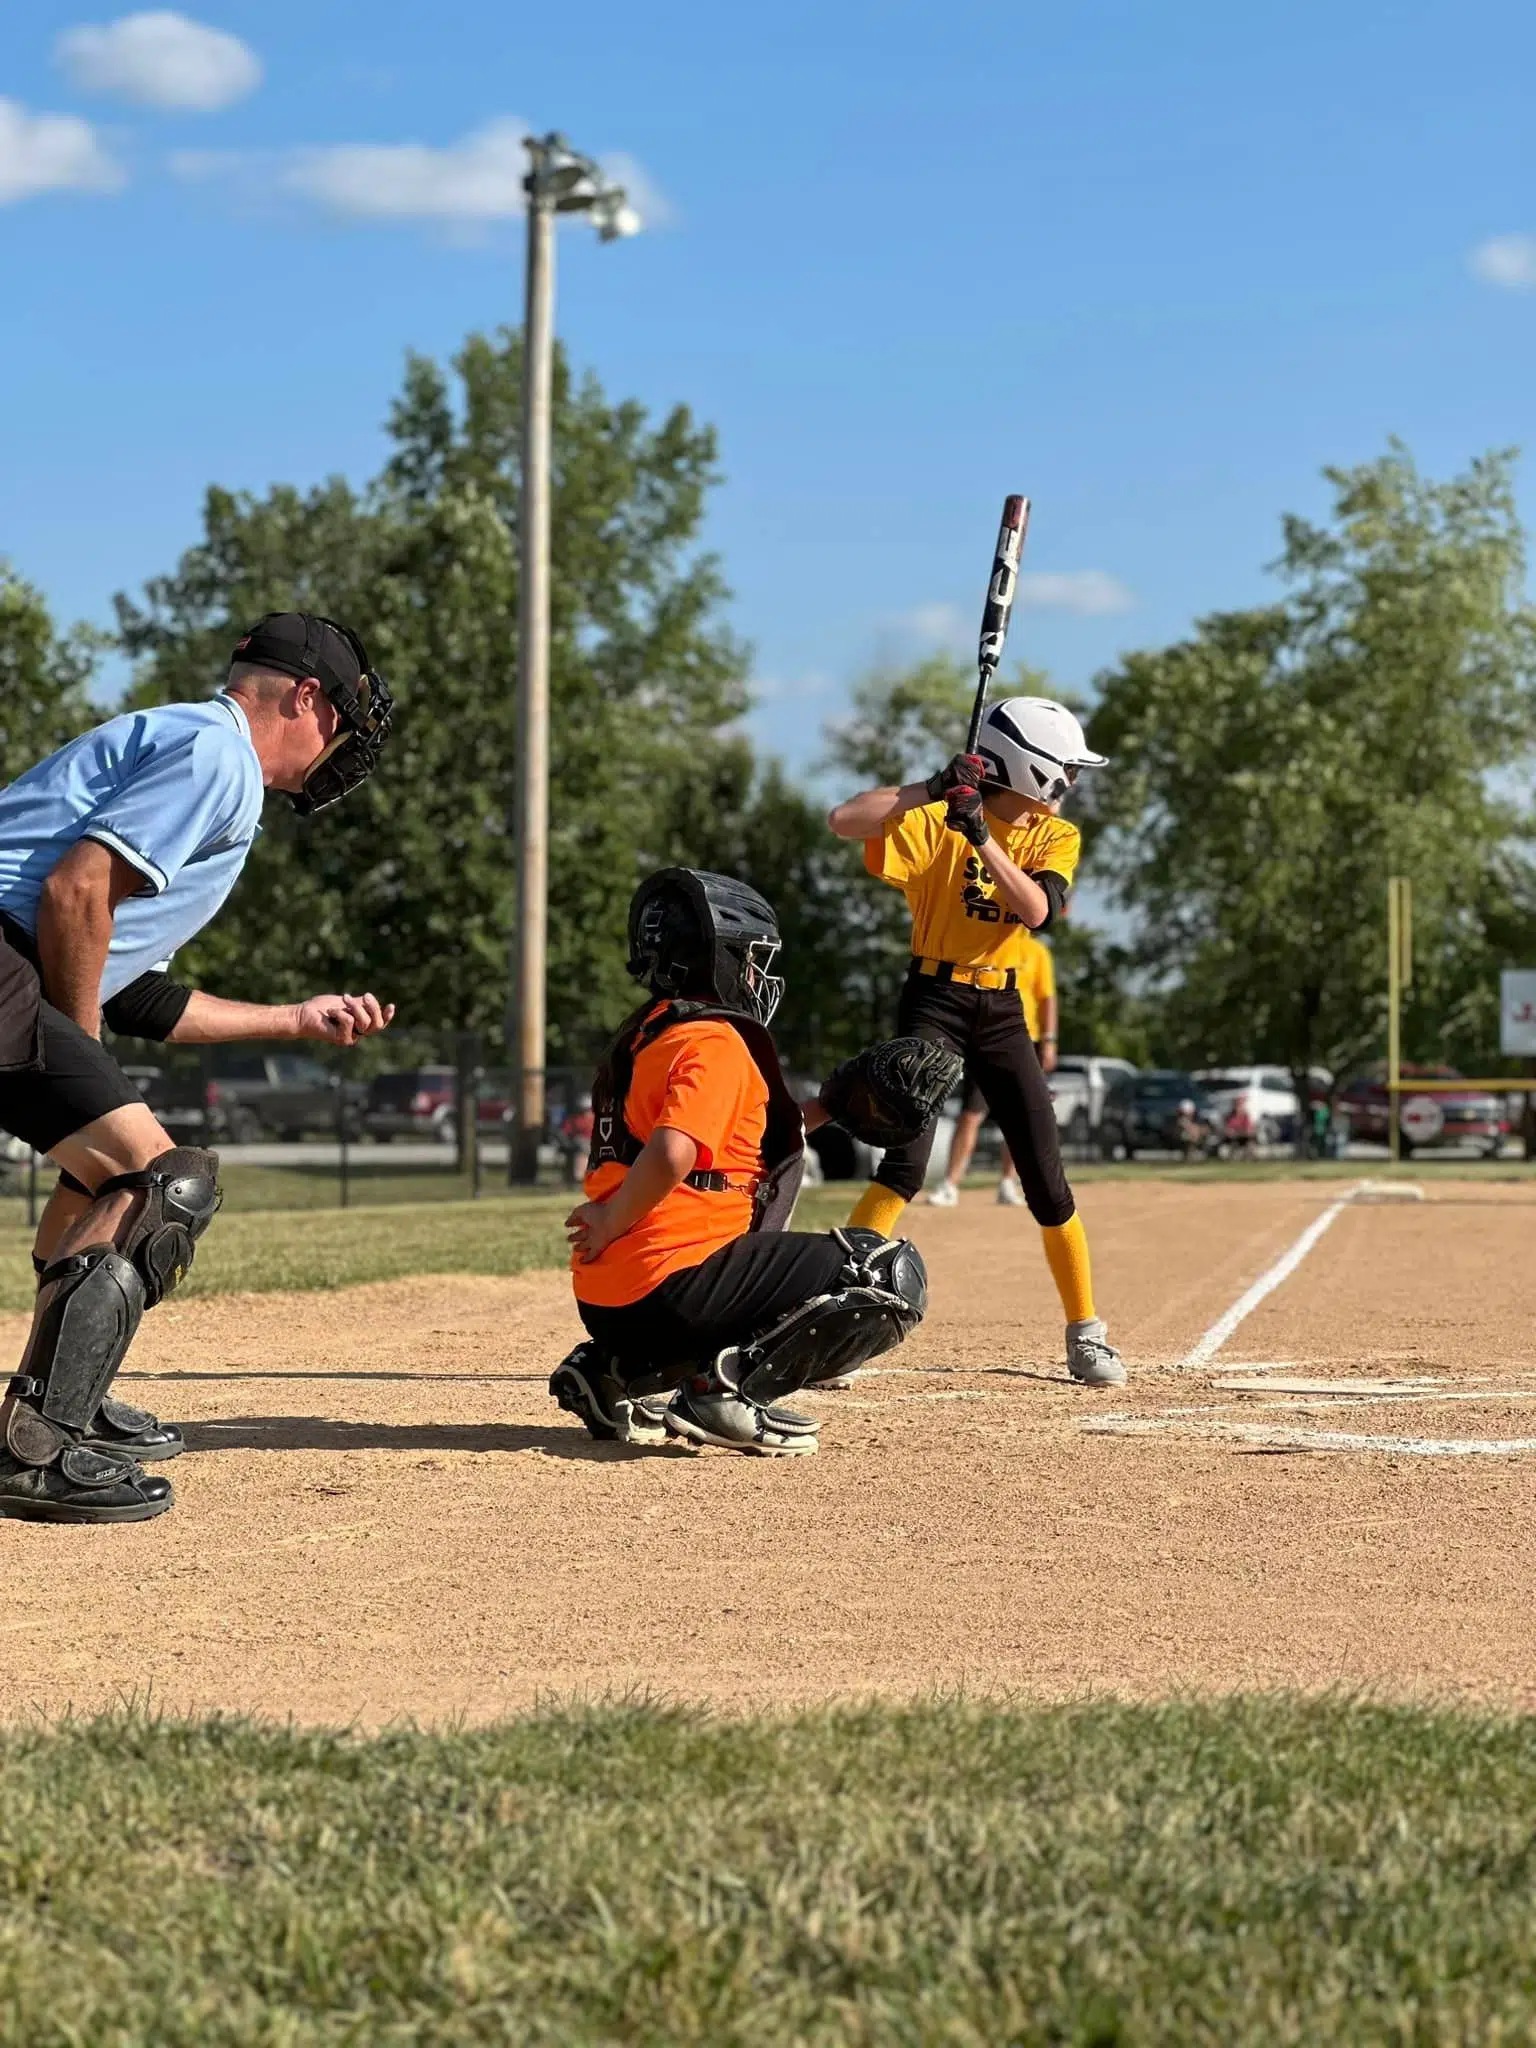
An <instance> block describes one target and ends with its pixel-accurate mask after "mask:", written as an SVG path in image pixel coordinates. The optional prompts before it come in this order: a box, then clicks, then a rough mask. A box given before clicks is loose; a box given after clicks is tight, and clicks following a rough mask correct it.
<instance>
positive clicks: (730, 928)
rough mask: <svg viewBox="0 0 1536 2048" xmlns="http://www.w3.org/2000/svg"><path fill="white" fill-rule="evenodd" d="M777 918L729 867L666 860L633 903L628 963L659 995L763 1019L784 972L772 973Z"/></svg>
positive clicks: (775, 1001) (777, 995)
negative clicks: (711, 868) (714, 870)
mask: <svg viewBox="0 0 1536 2048" xmlns="http://www.w3.org/2000/svg"><path fill="white" fill-rule="evenodd" d="M779 945H780V940H779V921H778V919H777V918H776V917H775V916H774V914H773V909H772V906H771V905H770V904H768V903H766V902H765V901H764V899H763V898H762V897H761V896H759V895H758V893H757V891H756V890H755V889H749V888H748V887H747V885H746V883H745V882H738V881H736V880H735V878H734V877H733V876H731V875H712V874H707V873H705V872H703V871H702V870H701V869H698V868H662V869H661V870H660V872H659V873H657V874H654V875H652V876H650V878H649V879H648V880H646V881H644V882H642V883H641V884H640V886H639V888H638V889H637V890H636V891H635V893H634V896H633V898H632V899H631V901H630V906H629V963H628V965H629V971H630V973H631V974H632V975H633V976H634V978H635V980H636V981H643V982H644V983H645V984H646V986H647V988H649V989H651V990H653V991H654V992H655V993H656V994H657V995H659V996H692V997H694V998H697V999H702V1000H705V1001H708V1002H714V1003H719V1004H721V1005H722V1006H723V1007H724V1008H725V1009H728V1010H742V1011H744V1012H745V1013H746V1014H747V1015H748V1016H749V1017H755V1018H756V1019H757V1021H758V1023H759V1024H766V1023H767V1022H768V1021H769V1019H770V1018H771V1017H772V1016H773V1013H774V1011H775V1010H776V1009H777V1008H778V1007H779V998H780V997H781V996H782V995H783V993H784V983H783V980H782V979H781V978H780V977H779V976H778V975H776V974H770V973H769V971H768V970H769V969H770V968H771V967H772V965H773V962H774V957H775V955H776V954H777V953H778V950H779Z"/></svg>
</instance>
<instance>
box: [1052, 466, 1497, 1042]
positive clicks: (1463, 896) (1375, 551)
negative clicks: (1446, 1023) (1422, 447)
mask: <svg viewBox="0 0 1536 2048" xmlns="http://www.w3.org/2000/svg"><path fill="white" fill-rule="evenodd" d="M1511 461H1512V458H1511V457H1510V456H1509V455H1507V454H1501V455H1490V456H1487V457H1485V458H1483V459H1482V460H1480V461H1478V462H1475V463H1474V464H1473V465H1472V467H1471V468H1470V469H1469V470H1468V471H1467V473H1466V474H1464V475H1462V476H1459V477H1455V478H1453V479H1451V480H1450V481H1448V482H1444V483H1437V482H1434V481H1432V480H1430V479H1427V478H1425V477H1422V476H1421V475H1420V474H1419V472H1418V470H1417V469H1416V468H1415V466H1414V464H1413V462H1412V460H1411V459H1410V457H1409V455H1408V453H1407V451H1406V450H1405V449H1403V448H1402V447H1401V446H1399V445H1397V444H1396V443H1394V444H1393V445H1392V447H1391V448H1390V449H1389V451H1388V452H1387V454H1386V455H1384V456H1383V457H1382V458H1381V459H1379V460H1378V461H1375V462H1371V463H1367V464H1364V465H1362V466H1361V467H1359V468H1356V469H1351V470H1329V471H1328V472H1327V473H1326V474H1327V476H1328V479H1329V481H1330V483H1331V484H1332V486H1333V490H1334V510H1333V518H1332V520H1331V522H1330V523H1329V524H1327V525H1314V524H1311V523H1309V522H1308V521H1305V520H1301V519H1296V518H1290V519H1287V520H1286V521H1285V527H1284V533H1285V547H1284V553H1283V555H1282V557H1281V560H1280V562H1279V564H1278V565H1277V566H1278V567H1279V569H1280V571H1281V573H1282V575H1283V576H1284V578H1285V580H1286V582H1287V583H1288V584H1289V586H1290V588H1289V590H1288V591H1287V592H1286V594H1285V595H1284V596H1283V597H1282V598H1281V599H1280V600H1279V601H1277V602H1276V603H1274V604H1272V605H1268V606H1263V607H1259V608H1256V609H1254V610H1251V611H1246V612H1229V613H1218V614H1216V615H1214V616H1213V617H1210V618H1207V619H1203V620H1202V621H1200V623H1199V625H1198V627H1197V629H1196V631H1195V633H1194V634H1193V636H1192V637H1191V638H1189V639H1188V640H1185V641H1182V642H1180V643H1178V644H1177V645H1175V646H1172V647H1167V648H1163V649H1161V650H1158V651H1156V652H1149V653H1140V654H1134V655H1132V656H1130V657H1129V658H1128V659H1127V660H1126V661H1125V662H1124V663H1123V664H1122V665H1121V667H1120V668H1119V669H1118V670H1117V671H1116V672H1114V673H1112V674H1110V675H1108V676H1106V677H1105V678H1103V679H1102V694H1101V699H1100V704H1099V708H1098V710H1097V712H1096V713H1095V715H1094V718H1093V723H1092V735H1093V740H1094V744H1095V745H1097V746H1098V747H1100V748H1101V749H1102V750H1103V751H1104V752H1105V753H1107V754H1108V755H1109V756H1110V759H1111V764H1112V765H1111V767H1110V768H1109V769H1108V770H1106V771H1105V773H1104V775H1103V776H1102V777H1100V778H1098V779H1097V780H1096V786H1095V795H1094V797H1093V799H1092V801H1093V803H1094V806H1095V810H1096V814H1097V818H1098V820H1099V822H1100V823H1101V824H1102V825H1103V826H1104V827H1106V828H1107V830H1106V835H1105V838H1104V840H1103V842H1102V843H1101V845H1100V848H1099V856H1100V858H1101V859H1102V860H1103V861H1104V862H1105V864H1106V865H1107V866H1108V867H1109V868H1110V869H1111V871H1112V873H1113V875H1114V877H1115V882H1116V886H1117V888H1118V891H1119V894H1120V896H1121V898H1122V899H1123V901H1124V902H1125V904H1126V905H1127V906H1128V907H1129V908H1130V909H1131V910H1132V911H1133V912H1134V913H1135V914H1136V916H1137V918H1138V920H1139V927H1140V928H1139V935H1138V941H1137V947H1136V953H1137V958H1138V964H1139V966H1140V968H1141V970H1142V971H1143V972H1144V973H1145V974H1147V975H1148V976H1150V977H1152V978H1153V980H1154V981H1155V983H1156V984H1157V985H1158V986H1159V987H1160V988H1161V989H1162V991H1163V994H1164V1016H1163V1020H1162V1021H1163V1030H1164V1033H1165V1037H1166V1041H1167V1042H1168V1044H1170V1045H1171V1046H1173V1047H1176V1048H1177V1049H1178V1050H1179V1052H1180V1053H1181V1055H1182V1057H1184V1058H1186V1059H1188V1060H1189V1061H1191V1062H1192V1063H1196V1062H1203V1061H1207V1060H1209V1061H1211V1062H1213V1063H1214V1062H1218V1061H1227V1060H1232V1059H1237V1058H1247V1059H1255V1058H1256V1059H1265V1060H1274V1061H1277V1062H1280V1063H1283V1064H1288V1065H1290V1066H1291V1067H1292V1069H1293V1070H1296V1071H1300V1070H1301V1069H1303V1068H1305V1067H1306V1066H1307V1065H1308V1064H1310V1063H1311V1062H1313V1061H1320V1062H1323V1063H1325V1064H1327V1065H1329V1066H1331V1067H1332V1068H1334V1069H1335V1070H1336V1071H1339V1072H1344V1071H1347V1070H1349V1069H1351V1068H1354V1067H1357V1066H1359V1065H1360V1064H1361V1063H1363V1062H1364V1061H1366V1060H1368V1059H1369V1058H1370V1057H1371V1056H1372V1055H1373V1054H1375V1053H1376V1052H1377V1051H1378V1050H1379V1048H1380V1046H1381V1043H1382V1036H1383V1013H1384V1002H1385V988H1384V984H1385V939H1384V929H1383V927H1384V917H1385V901H1386V883H1387V878H1388V876H1389V875H1391V874H1394V873H1399V874H1406V875H1408V876H1409V877H1411V879H1412V881H1413V883H1414V888H1415V892H1416V897H1417V904H1418V928H1419V933H1420V938H1421V947H1420V955H1419V960H1420V1004H1419V1008H1418V1010H1417V1011H1416V1012H1415V1017H1414V1039H1413V1041H1412V1045H1413V1050H1414V1051H1415V1052H1417V1053H1418V1054H1419V1055H1420V1056H1426V1055H1430V1054H1434V1053H1437V1052H1441V1051H1443V1049H1444V1039H1443V1037H1442V1036H1441V1032H1440V1029H1439V1027H1437V1026H1436V1024H1435V1023H1434V1021H1433V1020H1434V1018H1435V1016H1436V1015H1437V1014H1438V1016H1439V1017H1440V1018H1441V1019H1442V1020H1449V1019H1451V1018H1453V1016H1454V1015H1455V1014H1457V1012H1456V1007H1455V1004H1454V1002H1453V1000H1452V994H1451V990H1452V985H1453V984H1454V983H1455V982H1456V981H1457V980H1458V978H1459V976H1460V975H1461V973H1463V972H1464V970H1465V966H1466V963H1467V962H1468V961H1469V960H1470V959H1473V958H1474V957H1478V956H1486V954H1487V952H1488V949H1489V948H1490V947H1491V946H1492V944H1493V941H1494V932H1495V917H1494V911H1495V903H1494V897H1495V896H1496V895H1497V893H1498V892H1497V890H1493V889H1491V888H1490V877H1491V876H1493V875H1494V874H1495V873H1496V872H1497V870H1498V868H1499V864H1500V863H1505V864H1506V867H1507V872H1508V873H1509V874H1510V875H1511V876H1513V874H1514V872H1515V868H1514V867H1509V866H1508V863H1510V862H1511V861H1512V860H1513V861H1515V863H1516V866H1517V865H1518V861H1517V859H1516V856H1517V853H1518V840H1519V835H1520V831H1521V825H1520V821H1519V819H1518V818H1517V816H1516V814H1515V812H1514V810H1513V808H1512V806H1511V805H1510V804H1509V803H1508V802H1507V801H1506V800H1505V799H1504V798H1502V797H1501V795H1500V793H1499V790H1498V787H1497V785H1496V783H1495V782H1494V781H1493V780H1491V779H1490V770H1491V769H1493V768H1495V767H1510V766H1513V765H1515V764H1517V763H1519V762H1520V761H1521V760H1523V759H1525V758H1526V757H1527V756H1528V755H1529V753H1530V751H1531V749H1532V746H1533V742H1536V629H1533V617H1532V614H1531V612H1530V610H1529V609H1528V608H1527V607H1526V606H1525V604H1524V603H1523V600H1522V596H1521V592H1522V584H1523V570H1524V554H1523V534H1522V531H1521V527H1520V523H1519V520H1518V517H1517V515H1516V511H1515V504H1514V493H1513V485H1512V479H1511ZM1518 895H1519V891H1518V889H1516V888H1514V887H1513V883H1511V887H1510V888H1508V889H1506V890H1505V892H1504V897H1505V902H1506V909H1507V908H1508V906H1509V905H1510V904H1512V903H1514V902H1515V901H1516V900H1517V899H1518ZM1506 922H1507V918H1506ZM1462 1042H1463V1043H1465V1039H1464V1037H1463V1041H1462ZM1485 1049H1486V1048H1485Z"/></svg>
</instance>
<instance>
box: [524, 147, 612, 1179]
mask: <svg viewBox="0 0 1536 2048" xmlns="http://www.w3.org/2000/svg"><path fill="white" fill-rule="evenodd" d="M526 147H527V150H528V155H529V160H530V161H529V168H528V175H527V177H526V178H525V179H524V180H523V190H524V192H525V193H526V194H527V199H528V213H527V223H528V234H527V255H526V265H525V271H524V287H523V392H522V405H523V416H522V471H523V473H522V505H521V510H520V517H519V524H518V571H519V579H518V597H517V797H516V807H515V811H514V817H513V831H514V835H515V839H516V844H517V927H516V936H515V937H514V939H513V945H512V963H511V965H512V973H511V991H510V993H511V1001H510V1003H509V1006H508V1012H507V1044H508V1049H509V1050H510V1051H511V1052H512V1053H513V1055H514V1062H515V1066H516V1077H517V1078H516V1089H515V1092H514V1100H515V1102H516V1106H517V1120H516V1122H515V1123H514V1125H513V1127H512V1134H511V1143H510V1145H509V1147H508V1152H507V1178H508V1180H509V1182H511V1183H512V1184H514V1185H516V1184H519V1183H521V1184H523V1185H526V1186H532V1185H533V1183H534V1182H535V1181H536V1180H537V1179H538V1176H539V1145H540V1142H541V1141H542V1139H543V1136H544V1123H545V1088H544V1082H545V1048H546V1043H547V1037H548V1033H547V1012H546V984H547V978H548V977H547V963H548V955H549V531H550V517H549V511H550V472H551V433H552V412H553V404H552V399H553V378H554V349H555V216H556V215H557V214H560V213H587V214H590V215H591V216H592V218H593V221H594V224H595V225H596V227H597V232H598V235H599V238H600V239H601V240H603V241H605V242H608V241H614V240H616V239H618V238H619V237H621V236H625V235H632V234H635V233H637V232H638V231H639V227H640V221H639V218H638V216H637V215H636V213H635V212H634V210H633V208H632V207H631V206H630V205H629V203H628V200H627V198H626V195H625V193H624V190H623V187H622V186H619V185H615V184H613V183H612V182H611V180H609V179H607V178H606V177H605V176H604V174H603V172H602V171H601V170H600V169H599V167H598V166H597V165H596V164H595V163H593V162H592V161H591V159H590V158H588V157H583V156H578V155H577V154H576V152H575V151H574V150H573V149H571V147H570V145H569V144H568V143H567V142H566V140H565V138H564V137H563V136H561V135H543V136H529V137H528V140H527V144H526Z"/></svg>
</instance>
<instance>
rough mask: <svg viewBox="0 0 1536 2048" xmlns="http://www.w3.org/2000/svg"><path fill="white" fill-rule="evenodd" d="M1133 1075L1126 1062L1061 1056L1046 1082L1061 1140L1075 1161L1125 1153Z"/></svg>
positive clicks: (1094, 1055)
mask: <svg viewBox="0 0 1536 2048" xmlns="http://www.w3.org/2000/svg"><path fill="white" fill-rule="evenodd" d="M1135 1075H1136V1069H1135V1067H1134V1066H1133V1065H1132V1064H1131V1062H1130V1061H1129V1060H1120V1059H1110V1058H1107V1057H1101V1056H1100V1055H1099V1054H1097V1053H1063V1054H1062V1055H1061V1056H1060V1058H1059V1059H1058V1060H1057V1062H1056V1067H1055V1071H1054V1072H1053V1073H1051V1074H1048V1075H1047V1076H1046V1081H1047V1085H1048V1086H1049V1088H1050V1091H1051V1101H1052V1103H1053V1104H1054V1106H1055V1110H1056V1123H1057V1127H1058V1129H1059V1130H1060V1132H1061V1135H1062V1140H1063V1142H1064V1143H1065V1144H1066V1145H1067V1146H1068V1147H1069V1148H1070V1149H1071V1150H1072V1151H1073V1152H1074V1153H1076V1154H1077V1155H1078V1156H1079V1157H1082V1156H1084V1155H1086V1154H1087V1153H1088V1152H1097V1153H1098V1154H1099V1156H1100V1157H1101V1158H1104V1159H1113V1158H1115V1157H1116V1156H1117V1155H1118V1154H1119V1153H1120V1152H1122V1151H1124V1149H1125V1147H1126V1144H1127V1138H1128V1130H1127V1118H1128V1114H1129V1110H1130V1091H1131V1083H1132V1081H1133V1080H1134V1079H1135Z"/></svg>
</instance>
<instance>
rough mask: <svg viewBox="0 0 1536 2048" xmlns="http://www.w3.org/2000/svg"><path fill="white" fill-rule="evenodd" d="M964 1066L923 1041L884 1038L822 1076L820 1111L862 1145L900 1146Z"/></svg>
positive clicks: (943, 1048) (927, 1118)
mask: <svg viewBox="0 0 1536 2048" xmlns="http://www.w3.org/2000/svg"><path fill="white" fill-rule="evenodd" d="M964 1064H965V1063H964V1061H963V1060H962V1059H961V1058H960V1055H959V1054H958V1053H956V1052H951V1051H950V1049H949V1047H948V1046H947V1045H934V1044H932V1043H931V1041H930V1040H928V1039H926V1038H887V1039H883V1040H882V1041H881V1043H880V1044H879V1045H871V1046H868V1047H866V1049H865V1050H864V1051H863V1052H860V1053H855V1054H854V1056H853V1058H852V1059H851V1060H844V1061H843V1064H842V1065H841V1066H840V1067H837V1068H835V1069H834V1071H833V1072H832V1073H830V1074H829V1075H828V1076H827V1078H826V1080H825V1081H824V1082H823V1083H822V1087H821V1098H820V1099H821V1106H822V1108H823V1109H824V1110H825V1111H826V1112H827V1114H828V1116H830V1117H831V1118H832V1119H833V1120H834V1122H836V1123H840V1124H841V1125H842V1127H843V1129H844V1130H845V1131H851V1132H852V1134H853V1135H854V1137H856V1138H862V1139H863V1140H864V1142H865V1144H866V1145H904V1144H906V1143H907V1141H908V1140H909V1139H911V1138H915V1137H916V1136H917V1135H918V1133H919V1132H920V1131H922V1130H923V1129H924V1128H925V1127H926V1126H927V1125H928V1124H929V1123H930V1122H931V1121H932V1120H933V1118H934V1117H936V1116H937V1115H938V1113H939V1111H940V1110H941V1109H942V1108H943V1107H944V1103H945V1100H946V1098H947V1097H949V1096H950V1095H953V1093H954V1092H955V1090H956V1088H958V1087H959V1085H960V1076H961V1074H962V1073H963V1071H964Z"/></svg>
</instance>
